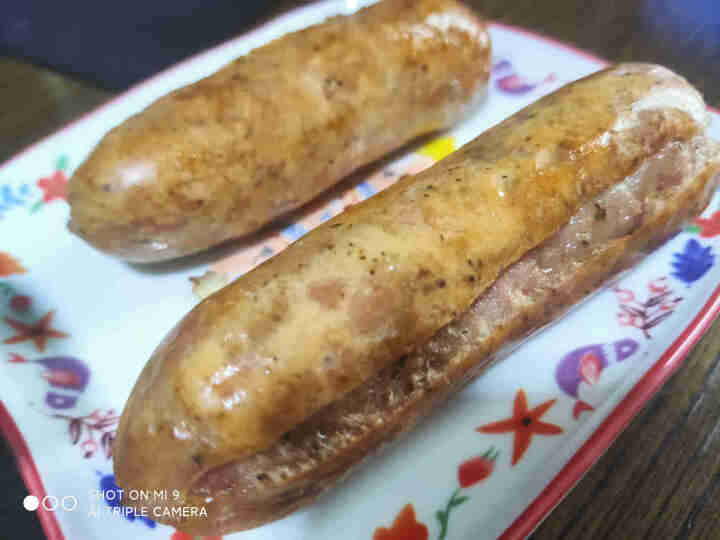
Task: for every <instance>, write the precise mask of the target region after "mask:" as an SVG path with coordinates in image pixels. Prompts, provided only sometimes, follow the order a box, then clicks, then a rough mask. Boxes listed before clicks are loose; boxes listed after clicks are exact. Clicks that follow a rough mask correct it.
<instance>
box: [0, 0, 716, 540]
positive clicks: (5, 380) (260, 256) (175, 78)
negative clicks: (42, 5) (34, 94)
mask: <svg viewBox="0 0 720 540" xmlns="http://www.w3.org/2000/svg"><path fill="white" fill-rule="evenodd" d="M357 7H358V6H357V2H351V1H350V0H347V1H344V2H343V1H326V2H320V3H318V4H314V5H311V6H309V7H305V8H302V9H299V10H297V11H294V12H291V13H289V14H287V15H285V16H282V17H280V18H278V19H276V20H274V21H272V22H271V23H269V24H267V25H265V26H263V27H261V28H259V29H257V30H255V31H253V32H251V33H249V34H247V35H245V36H242V37H240V38H238V39H235V40H233V41H231V42H228V43H226V44H223V45H221V46H219V47H217V48H215V49H213V50H211V51H208V52H207V53H204V54H201V55H198V56H196V57H194V58H192V59H190V60H188V61H185V62H183V63H181V64H179V65H177V66H175V67H173V68H172V69H170V70H168V71H165V72H163V73H161V74H160V75H158V76H156V77H153V78H152V79H150V80H148V81H146V82H145V83H143V84H141V85H139V86H137V87H135V88H134V89H132V90H131V91H129V92H127V93H125V94H123V95H122V96H120V97H118V98H117V99H115V100H113V101H112V102H111V103H109V104H107V105H105V106H103V107H101V108H100V109H97V110H96V111H94V112H92V113H90V114H89V115H87V116H86V117H84V118H82V119H81V120H79V121H77V122H75V123H74V124H72V125H70V126H68V127H66V128H65V129H63V130H61V131H60V132H58V133H57V134H55V135H53V136H52V137H49V138H47V139H45V140H43V141H42V142H40V143H39V144H36V145H35V146H33V147H32V148H30V149H28V150H27V151H25V152H23V153H22V154H20V155H19V156H17V157H16V158H14V159H12V160H11V161H9V162H8V163H6V164H5V165H4V166H3V167H2V168H0V239H1V243H0V372H1V373H2V377H0V392H2V404H0V425H1V426H2V428H3V431H4V433H5V436H6V437H7V438H8V440H9V441H10V443H11V445H12V447H13V449H14V451H15V452H16V454H17V456H18V459H19V462H20V468H21V472H22V474H23V477H24V479H25V482H26V484H27V486H28V491H29V493H31V494H33V495H34V496H36V497H38V500H39V502H40V503H42V504H44V506H45V507H47V508H53V507H55V506H57V508H56V509H55V510H44V509H42V506H41V508H40V509H38V510H37V511H38V512H39V516H40V519H41V522H42V524H43V526H44V528H45V532H46V534H47V536H48V538H49V539H50V540H60V539H62V538H68V539H83V540H94V539H102V540H111V539H123V540H125V539H127V538H135V539H145V538H147V539H151V538H163V539H169V538H173V539H174V540H182V539H185V540H186V539H188V538H191V537H189V536H187V535H183V534H181V533H177V532H175V531H174V530H173V529H172V528H170V527H166V526H163V525H156V524H155V523H154V522H153V521H152V520H151V518H152V515H149V516H147V517H145V516H139V515H134V514H126V515H124V516H122V515H120V514H121V513H122V511H121V510H122V509H121V508H120V507H118V506H117V505H116V504H115V501H114V500H112V496H113V495H114V494H115V492H114V491H112V490H113V486H114V484H113V479H112V475H111V473H112V463H111V457H109V456H108V449H109V448H110V446H111V442H112V438H113V435H114V429H115V427H116V422H117V414H118V412H119V411H120V410H122V407H123V404H124V402H125V400H126V398H127V396H128V394H129V391H130V389H131V386H132V384H133V383H134V381H135V378H136V377H137V375H138V373H139V372H140V369H141V367H142V366H143V364H144V363H145V361H146V360H147V358H148V357H149V356H150V353H151V352H152V350H153V348H154V347H155V346H156V345H157V343H158V342H159V340H160V339H161V338H162V337H163V336H164V335H165V333H166V332H167V331H168V330H169V329H170V328H171V327H172V326H173V325H174V324H175V322H176V321H177V320H178V319H179V318H180V317H181V316H182V315H183V314H184V313H185V312H187V311H188V310H189V309H190V308H191V307H193V305H194V304H196V303H197V301H198V298H197V297H196V296H195V295H194V293H193V290H192V287H191V282H190V281H189V280H188V278H190V277H192V276H199V275H202V274H203V273H204V272H205V271H206V270H213V271H214V272H216V273H217V274H218V275H219V276H221V277H225V278H228V279H229V278H234V277H235V276H237V275H239V274H241V273H243V272H245V271H247V270H248V269H249V268H250V267H252V266H254V265H256V264H258V263H259V262H260V261H262V260H264V259H265V258H267V257H269V256H271V255H272V254H273V253H275V252H277V251H278V250H280V249H282V248H283V247H285V246H286V245H288V243H290V242H291V241H293V240H295V239H296V238H297V237H298V236H299V235H302V234H303V233H304V232H305V231H307V230H308V229H311V228H312V227H314V226H316V225H317V224H318V223H321V222H322V221H324V220H325V219H328V218H329V217H330V216H331V215H334V214H335V213H337V212H339V211H341V210H342V208H344V207H345V206H346V205H347V204H350V203H352V202H356V201H358V200H361V199H364V198H366V197H368V196H371V195H372V194H373V193H375V192H377V191H378V190H380V189H382V188H383V187H385V186H387V185H389V184H390V183H392V182H393V181H394V180H395V179H397V178H398V176H400V175H402V174H406V173H408V172H410V173H412V172H417V171H419V170H421V169H422V168H424V167H427V166H428V165H430V164H432V163H433V162H434V161H435V160H437V159H439V158H441V157H442V156H443V155H445V154H447V153H448V152H450V151H452V150H453V149H454V148H456V147H458V146H459V145H462V144H464V143H466V142H467V141H469V140H470V139H472V138H474V137H475V136H476V135H477V134H479V133H481V132H482V131H484V130H485V129H487V128H488V127H490V126H492V125H493V124H495V123H497V122H498V121H500V120H502V119H504V118H506V117H507V116H509V115H511V114H512V113H514V112H515V111H517V110H518V109H520V108H521V107H523V106H525V105H527V104H528V103H530V102H532V101H535V100H536V99H537V98H539V97H540V96H542V95H543V94H545V93H547V92H550V91H552V90H554V89H555V88H557V87H559V86H561V85H563V84H565V83H567V82H570V81H572V80H574V79H577V78H579V77H581V76H584V75H587V74H588V73H591V72H593V71H596V70H598V69H599V68H601V67H602V66H603V65H604V62H603V61H602V60H600V59H597V58H593V57H591V56H589V55H587V54H585V53H582V52H581V51H577V50H574V49H572V48H570V47H568V46H565V45H562V44H559V43H556V42H553V41H551V40H548V39H546V38H543V37H540V36H537V35H533V34H531V33H529V32H526V31H523V30H519V29H515V28H508V27H505V26H501V25H497V24H494V25H492V28H491V33H492V39H493V50H494V66H495V67H494V69H493V74H492V78H491V81H490V93H489V98H488V100H487V102H486V103H485V104H484V105H483V106H481V107H480V108H479V109H478V110H477V112H476V113H475V114H474V115H473V116H472V117H470V118H468V119H467V120H466V121H465V123H464V124H463V125H460V126H457V128H456V129H454V130H452V131H451V132H450V133H448V134H447V135H445V136H443V137H440V138H439V139H437V140H436V141H433V142H432V143H430V144H428V145H426V146H424V147H421V148H417V149H416V150H415V151H412V152H410V153H408V154H407V155H406V156H404V157H401V158H399V159H397V160H396V161H394V162H392V163H390V164H385V165H383V166H382V167H381V168H378V169H377V170H375V171H374V172H371V173H369V174H368V177H367V178H365V179H363V181H359V182H358V183H356V184H355V185H353V186H350V187H346V189H345V190H336V191H335V192H333V193H332V194H331V195H329V196H327V197H325V198H324V199H323V200H322V201H321V202H320V203H318V204H317V205H315V206H314V207H313V208H311V209H309V210H308V211H307V213H306V214H305V215H304V216H303V218H302V219H300V220H299V221H298V222H296V223H294V224H292V225H291V226H288V227H286V228H284V229H278V230H276V231H275V232H274V233H271V234H267V235H265V236H263V237H262V238H259V239H257V241H255V242H253V243H250V244H246V245H244V246H235V251H231V250H225V251H224V252H222V253H217V252H215V253H214V254H213V256H210V257H204V258H200V259H195V260H194V261H193V262H192V263H191V264H188V263H184V264H182V265H167V266H166V267H165V268H164V269H163V270H158V269H155V270H148V269H142V268H138V267H133V266H130V265H127V264H124V263H122V262H119V261H116V260H114V259H111V258H109V257H106V256H104V255H102V254H101V253H99V252H97V251H94V250H93V249H92V248H90V247H89V246H88V245H86V244H84V243H83V242H82V241H80V240H79V239H77V238H76V237H74V236H72V235H70V234H69V233H68V232H67V231H66V229H65V223H66V220H67V218H68V206H67V204H66V202H65V200H64V193H65V185H66V183H67V178H68V176H69V175H70V174H71V173H72V171H73V169H74V168H75V167H77V165H78V164H79V163H80V162H81V161H82V160H83V159H84V158H85V156H86V155H87V154H88V152H89V151H90V149H91V148H92V147H93V145H94V144H96V143H97V142H98V141H99V140H100V138H101V137H102V135H103V134H104V133H105V132H106V131H107V130H108V129H109V128H111V127H112V126H114V125H115V124H117V123H118V122H120V121H122V120H123V119H125V118H126V117H128V116H129V115H130V114H132V113H135V112H137V111H138V110H140V109H141V108H143V107H144V106H146V105H148V104H149V103H150V102H152V101H153V100H154V99H155V98H158V97H160V96H161V95H163V94H165V93H167V92H168V91H170V90H172V89H174V88H177V87H179V86H181V85H184V84H187V83H190V82H192V81H194V80H197V79H198V78H200V77H203V76H205V75H208V74H210V73H211V72H213V71H215V70H216V69H218V68H219V67H221V66H222V65H223V64H225V63H227V62H228V61H230V60H231V59H232V58H234V57H236V56H238V55H240V54H244V53H246V52H248V51H249V50H250V49H252V48H255V47H257V46H259V45H261V44H263V43H265V42H267V41H268V40H270V39H272V38H274V37H277V36H280V35H282V34H283V33H286V32H288V31H292V30H295V29H298V28H301V27H304V26H307V25H310V24H313V23H316V22H319V21H321V20H323V19H324V18H326V17H327V16H329V15H333V14H336V13H340V12H349V11H352V10H353V9H355V8H357ZM713 116H714V125H713V126H711V132H712V133H713V134H714V135H715V136H718V135H720V129H718V124H719V123H720V122H719V121H718V115H715V114H714V115H713ZM719 207H720V196H718V197H716V198H715V199H714V201H713V203H712V205H711V208H710V209H708V211H706V213H705V215H704V216H705V219H704V220H702V221H699V222H697V223H695V224H694V225H692V226H691V227H689V228H688V229H686V230H685V231H683V232H681V233H680V234H679V235H678V236H676V237H675V238H673V239H672V240H671V241H669V242H668V243H667V244H666V245H665V246H663V247H662V248H661V249H659V250H658V251H657V252H656V253H654V254H653V255H652V256H651V257H649V258H648V259H647V260H646V261H645V262H644V263H643V264H642V265H641V266H640V267H639V268H637V269H636V270H635V271H633V272H632V273H630V274H629V275H626V276H625V277H624V278H623V279H622V280H621V281H620V282H619V283H618V284H617V288H616V289H608V290H605V291H604V292H601V293H599V294H598V295H596V296H594V297H593V298H592V299H591V300H589V301H588V302H586V303H585V304H583V305H582V306H581V307H579V308H578V309H576V310H574V311H573V312H572V313H571V314H570V315H569V316H567V317H566V318H564V319H563V320H561V321H560V322H559V323H558V324H556V325H554V326H553V327H551V328H550V329H548V330H547V331H545V332H544V333H542V334H541V335H539V336H537V337H535V338H534V339H532V340H530V341H529V342H527V343H526V344H525V345H523V346H522V347H521V348H520V349H519V350H517V352H515V353H514V354H513V355H512V356H511V357H510V358H508V359H507V360H505V361H504V362H502V363H501V364H499V365H497V366H495V367H494V368H492V369H491V370H490V371H489V372H488V373H487V374H486V375H484V376H483V377H481V378H480V379H479V380H478V381H477V382H476V383H474V384H473V385H471V386H470V387H468V388H467V389H466V390H465V391H464V392H462V393H461V394H460V395H459V396H458V397H457V398H456V399H454V400H453V401H452V402H451V403H450V404H449V405H448V406H447V407H445V408H444V409H443V410H441V411H439V412H438V413H437V414H435V415H434V416H433V417H432V418H431V419H430V420H429V421H428V422H426V423H424V424H423V425H422V426H421V427H420V428H419V429H417V430H416V431H415V432H414V433H413V434H412V435H411V436H410V437H409V438H408V439H407V440H405V441H403V442H402V443H400V444H399V445H397V446H396V447H394V448H392V450H390V451H389V452H387V453H385V454H384V455H382V457H380V458H378V459H374V460H371V462H370V463H368V464H367V466H365V467H364V468H363V469H362V470H361V471H359V472H358V473H356V474H355V475H354V476H353V477H351V478H350V479H349V480H348V481H347V482H345V483H344V484H343V485H342V486H341V487H339V488H338V489H335V490H334V491H332V492H331V493H330V494H328V495H327V496H325V497H323V498H322V499H321V500H320V501H319V502H318V503H317V504H315V505H313V506H312V507H311V508H309V509H307V510H303V511H301V512H298V513H297V514H295V515H293V516H291V517H289V518H286V519H284V520H281V521H279V522H277V523H274V524H272V525H268V526H266V527H262V528H260V529H256V530H254V531H250V532H246V533H242V534H238V535H231V537H232V538H243V539H247V540H250V539H279V538H282V539H306V538H312V539H324V538H326V539H337V538H339V537H342V538H344V539H365V540H367V539H371V538H374V539H375V540H399V539H400V538H403V539H410V540H427V539H429V538H433V539H442V538H447V539H450V538H455V539H460V538H473V539H479V538H496V537H503V538H506V539H509V538H522V537H524V536H526V535H527V534H528V533H529V532H530V531H531V530H532V529H533V528H534V527H535V526H536V525H537V524H538V523H539V521H540V520H541V519H542V518H543V517H544V516H545V515H546V514H547V512H549V511H550V510H551V509H552V508H553V506H554V505H555V504H556V503H557V502H558V501H559V500H560V499H561V498H562V497H563V496H564V495H565V494H566V493H567V491H568V490H569V489H570V488H571V486H572V485H573V484H574V483H575V482H576V481H577V479H579V478H580V476H581V475H582V474H583V472H584V471H585V470H586V469H587V468H588V467H589V466H590V465H591V464H592V463H593V462H594V461H595V459H597V458H598V457H599V456H600V455H601V454H602V453H603V452H604V450H605V449H606V448H607V446H608V445H609V444H610V443H611V442H612V440H613V439H614V438H615V437H616V436H617V434H618V433H619V432H620V431H621V430H622V429H623V427H624V426H625V425H626V424H627V423H628V422H629V420H630V419H631V418H632V416H633V415H634V414H635V413H636V412H637V411H638V409H639V408H640V407H641V406H642V405H643V404H644V403H645V402H646V401H647V400H648V399H649V398H650V396H651V395H652V394H653V393H654V392H655V391H656V390H657V388H658V387H659V386H660V385H661V384H662V383H663V382H664V381H665V380H666V378H667V377H668V376H669V375H670V374H671V373H672V371H673V370H675V369H676V368H677V367H678V365H679V364H680V363H681V362H682V360H683V358H684V357H685V355H686V354H687V352H688V350H689V349H690V347H692V345H693V344H694V343H695V342H696V341H697V340H698V339H699V338H700V336H701V334H702V332H703V331H704V330H705V329H706V328H707V327H708V326H709V324H710V323H711V322H712V320H713V318H714V317H715V315H716V314H717V312H718V310H719V309H720V301H719V300H718V296H719V294H720V290H718V288H716V286H717V284H718V282H719V281H720V265H716V264H715V262H716V253H717V252H718V250H720V236H719V235H720V212H718V213H717V214H716V213H715V212H716V211H717V209H718V208H719ZM515 405H517V407H519V408H522V407H526V408H527V411H528V413H527V414H529V415H532V414H534V415H535V416H534V417H533V418H535V420H536V421H535V422H534V423H533V424H532V425H533V427H534V428H537V427H538V426H541V425H542V424H540V422H542V423H544V425H545V427H540V428H539V429H535V431H534V432H533V433H531V434H530V440H529V441H527V439H528V433H527V432H526V433H525V435H523V430H522V429H519V428H518V425H520V424H521V423H522V422H521V418H520V417H519V416H518V417H517V418H515V422H512V421H508V422H504V423H502V424H497V423H498V422H500V421H503V420H507V419H509V418H511V417H512V416H513V414H512V412H513V408H514V406H515ZM520 416H521V415H520ZM493 424H495V425H494V427H493ZM483 426H485V429H484V430H482V431H479V430H478V428H481V427H483ZM487 426H490V427H489V428H488V427H487ZM523 440H525V443H524V442H523ZM524 446H527V449H526V450H525V451H524V452H522V455H519V456H517V455H516V459H513V455H514V453H516V454H519V453H520V450H522V448H523V447H524ZM100 490H105V491H102V492H99V491H100ZM31 503H32V500H28V504H31ZM18 504H20V502H19V501H18ZM198 511H200V510H198Z"/></svg>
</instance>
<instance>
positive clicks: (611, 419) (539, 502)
mask: <svg viewBox="0 0 720 540" xmlns="http://www.w3.org/2000/svg"><path fill="white" fill-rule="evenodd" d="M268 22H270V21H266V22H265V23H263V24H267V23H268ZM259 26H261V25H258V27H259ZM490 26H497V27H499V28H503V29H505V30H509V31H512V32H515V33H518V34H522V35H526V36H528V37H532V38H534V39H537V40H540V41H544V42H546V43H549V44H551V45H553V46H555V47H558V48H561V49H564V50H566V51H569V52H572V53H573V54H577V55H579V56H582V57H584V58H586V59H588V60H592V61H594V62H597V63H599V64H601V65H603V66H607V65H610V64H611V62H609V61H607V60H605V59H603V58H601V57H599V56H596V55H594V54H592V53H588V52H586V51H583V50H582V49H578V48H577V47H574V46H573V45H570V44H568V43H564V42H562V41H558V40H556V39H554V38H551V37H548V36H544V35H542V34H539V33H536V32H533V31H531V30H527V29H525V28H520V27H517V26H512V25H508V24H504V23H500V22H497V21H491V22H490ZM256 28H257V27H256ZM247 33H249V32H247ZM247 33H245V34H243V35H241V36H239V37H237V38H235V39H243V38H244V37H246V36H247ZM226 43H227V42H226ZM226 43H223V44H220V45H218V46H217V47H220V46H222V45H224V44H226ZM210 50H212V49H208V50H206V51H202V52H200V53H197V54H195V55H192V56H190V57H189V58H187V59H185V60H182V61H180V62H178V63H177V64H175V65H174V66H172V67H170V68H167V69H166V70H163V71H161V72H160V73H158V74H156V75H154V76H152V77H149V78H148V79H146V80H144V81H142V82H140V83H138V84H137V85H134V86H133V87H131V88H130V89H128V90H126V91H125V92H122V93H121V94H119V95H118V96H115V97H114V98H111V99H110V100H108V101H106V102H105V103H103V104H102V105H100V106H98V107H97V108H96V109H94V110H92V111H89V112H87V113H85V114H84V115H82V116H80V117H78V118H77V119H75V120H74V121H72V122H70V123H69V124H67V125H66V126H65V127H63V128H61V129H60V130H58V131H56V132H55V133H53V134H51V135H48V136H46V137H43V138H42V139H40V140H38V141H37V142H35V143H33V144H32V145H30V146H28V147H27V148H25V150H23V151H22V152H20V153H18V154H16V155H15V156H13V157H12V158H10V159H9V160H8V161H6V162H5V163H2V164H0V169H2V168H3V167H5V166H6V165H9V164H10V163H11V162H13V161H15V160H16V159H18V158H19V157H21V156H22V155H24V154H26V153H27V152H29V151H30V150H32V149H33V148H35V147H36V146H38V145H40V144H42V143H43V142H45V141H46V140H47V139H49V138H51V137H54V136H56V135H59V134H60V133H62V132H64V131H66V130H68V129H69V128H70V127H72V126H74V125H76V124H79V123H81V122H82V121H83V120H86V119H88V118H90V117H92V116H95V115H97V114H99V113H101V112H102V111H103V110H104V109H106V108H108V107H109V106H110V105H112V104H114V103H116V102H117V101H119V100H121V99H123V98H125V97H126V95H127V94H128V93H130V92H132V91H134V90H138V89H140V88H141V87H143V86H145V85H147V84H149V83H150V82H151V81H153V80H155V79H157V78H160V77H162V76H163V75H165V74H167V73H168V72H170V71H174V70H176V69H179V68H181V67H183V66H184V65H185V64H186V63H187V62H189V61H190V60H192V59H194V58H196V57H198V56H201V55H203V54H205V53H207V52H208V51H210ZM708 109H709V110H711V111H713V112H715V113H717V114H719V115H720V109H717V108H715V107H711V106H708ZM718 312H720V286H718V287H717V288H716V289H715V291H714V292H713V294H712V296H711V297H710V300H709V301H708V302H707V303H706V304H705V306H704V307H703V309H702V310H701V312H700V313H699V314H698V315H697V316H696V317H695V319H694V320H693V322H692V323H691V324H690V325H689V326H688V327H687V328H686V329H685V330H684V331H683V333H682V334H681V335H680V336H679V337H678V338H677V339H676V340H675V342H674V343H673V345H672V346H671V347H670V348H669V349H668V350H667V351H665V353H664V354H663V355H662V356H661V357H660V359H658V361H657V362H655V364H653V366H652V367H651V368H650V370H648V372H647V373H646V374H645V375H644V376H643V377H642V378H641V379H640V380H639V381H638V382H637V383H636V385H635V386H634V387H633V388H632V390H631V391H630V392H629V393H628V394H627V396H625V398H624V399H623V400H622V401H621V402H620V403H619V404H618V405H617V406H616V407H615V409H614V410H613V412H612V413H611V414H610V415H609V416H608V417H607V418H606V419H605V420H604V421H603V423H602V424H601V425H600V427H599V428H598V429H597V430H596V431H595V432H594V433H593V435H591V436H590V438H589V439H588V440H587V441H586V442H585V443H584V444H583V446H582V447H580V449H579V450H578V451H577V452H576V453H575V454H574V455H573V457H572V458H571V459H570V461H568V463H567V464H566V465H565V467H563V469H562V470H561V471H560V472H559V473H558V474H557V475H556V476H555V478H553V480H552V481H551V482H550V483H549V484H548V485H547V486H546V487H545V489H543V491H542V492H541V493H540V494H539V495H538V496H537V497H536V498H535V500H533V502H532V503H530V505H529V506H528V507H527V508H526V509H525V510H524V511H523V513H522V514H520V515H519V516H518V517H517V518H516V519H515V521H514V522H513V523H512V524H511V525H510V527H508V528H507V529H506V530H505V532H504V533H503V534H502V535H501V536H500V537H499V540H519V539H523V538H525V537H527V536H528V535H529V534H530V533H531V532H532V531H533V530H534V529H535V528H536V527H537V526H538V525H539V524H540V522H541V521H542V519H544V518H545V517H546V516H547V515H548V514H549V513H550V512H551V511H552V510H553V509H554V508H555V506H557V505H558V504H559V503H560V502H561V500H562V498H563V497H564V496H565V495H567V494H568V493H569V492H570V490H571V489H572V488H573V487H574V486H575V484H577V482H578V481H579V480H580V479H581V478H582V476H583V475H584V474H585V473H586V472H587V470H588V469H589V468H590V467H591V466H592V465H593V464H594V463H595V461H597V459H599V458H600V456H602V454H603V453H604V452H605V450H607V448H608V447H609V446H610V445H611V444H612V443H613V441H614V440H615V439H616V438H617V437H618V435H619V434H620V433H621V432H622V431H623V430H624V429H625V427H627V425H628V424H629V423H630V421H631V420H632V419H633V417H634V416H635V415H636V414H637V412H639V410H640V409H641V408H642V407H643V406H644V405H645V403H646V402H647V401H648V400H649V399H650V397H651V396H652V395H653V394H654V393H655V392H656V391H657V390H658V389H659V388H660V386H662V384H663V383H664V382H665V381H666V380H667V379H668V378H669V377H670V375H672V374H673V373H674V372H675V371H676V370H677V369H678V368H679V367H680V365H681V364H682V361H683V360H684V359H685V357H686V356H687V354H688V352H689V350H690V349H691V348H692V346H693V345H695V344H696V343H697V342H698V341H699V339H700V338H701V337H702V335H703V333H704V332H705V330H706V329H707V328H708V327H709V326H710V324H711V323H712V322H713V320H714V318H715V317H716V316H717V314H718ZM0 431H2V432H3V435H4V436H5V438H6V439H7V440H8V442H9V444H10V448H11V449H12V451H13V453H14V454H15V457H16V459H17V461H18V467H19V469H20V474H21V476H22V477H23V480H24V482H25V485H26V486H27V487H28V489H29V491H30V492H31V493H32V494H34V495H36V496H39V497H40V498H42V497H44V496H45V495H46V492H45V488H44V486H43V483H42V480H41V478H40V474H39V472H38V470H37V468H36V466H35V463H34V462H33V459H32V455H31V454H30V450H29V448H28V447H27V444H26V443H25V440H24V439H23V436H22V434H21V433H20V430H19V429H18V427H17V425H16V424H15V421H14V420H13V419H12V417H11V416H10V414H9V412H8V410H7V408H6V407H5V405H4V404H3V402H2V401H1V400H0ZM38 518H39V519H40V524H41V525H42V528H43V530H44V532H45V535H46V536H47V537H48V540H65V537H64V536H63V534H62V531H61V529H60V526H59V524H58V522H57V519H56V518H55V515H54V513H52V512H48V511H46V510H44V509H42V508H41V509H39V510H38Z"/></svg>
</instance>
